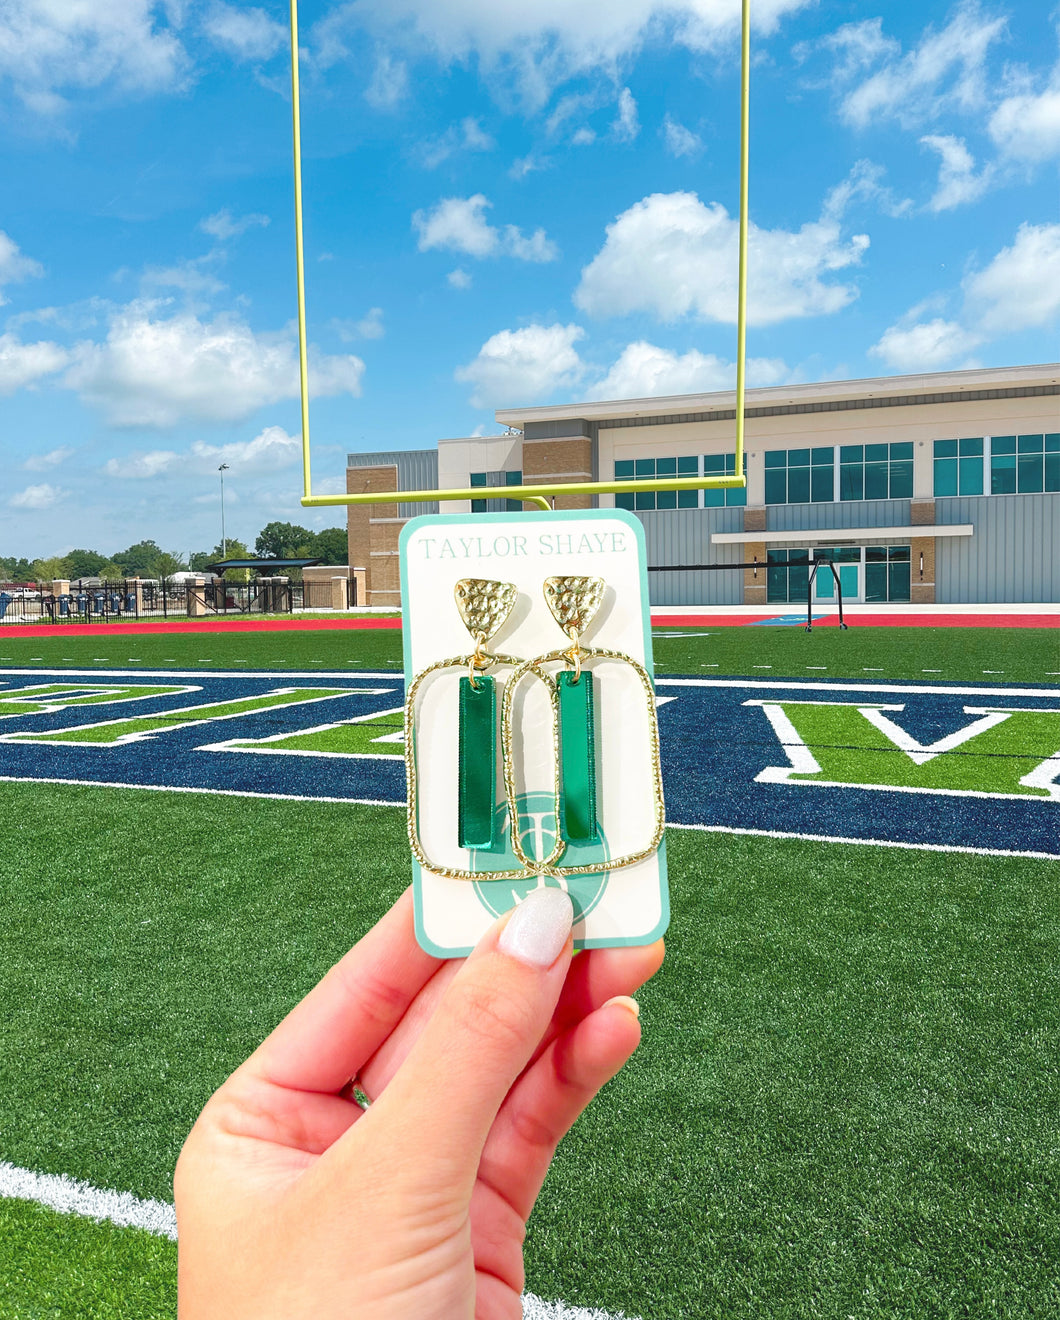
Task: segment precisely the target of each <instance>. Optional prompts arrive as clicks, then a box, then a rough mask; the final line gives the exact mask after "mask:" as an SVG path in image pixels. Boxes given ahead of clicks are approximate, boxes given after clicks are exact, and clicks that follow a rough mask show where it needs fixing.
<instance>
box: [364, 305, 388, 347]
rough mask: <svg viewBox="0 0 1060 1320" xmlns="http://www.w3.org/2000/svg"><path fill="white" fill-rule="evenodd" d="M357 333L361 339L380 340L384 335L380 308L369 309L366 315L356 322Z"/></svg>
mask: <svg viewBox="0 0 1060 1320" xmlns="http://www.w3.org/2000/svg"><path fill="white" fill-rule="evenodd" d="M357 333H358V334H359V335H360V336H361V338H362V339H382V337H383V336H384V335H385V334H386V326H384V325H383V309H382V307H370V308H369V309H368V312H367V313H366V315H364V316H362V317H361V319H360V320H359V321H358V322H357Z"/></svg>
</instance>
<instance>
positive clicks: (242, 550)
mask: <svg viewBox="0 0 1060 1320" xmlns="http://www.w3.org/2000/svg"><path fill="white" fill-rule="evenodd" d="M253 558H254V555H252V554H251V553H250V551H249V550H248V549H247V547H246V546H245V545H244V544H243V542H242V541H237V540H236V539H235V538H234V537H231V536H229V537H226V538H225V547H224V550H222V549H221V545H220V542H218V544H217V545H215V546H214V548H213V549H212V550H196V551H195V553H194V554H193V555H191V556H190V558H189V560H188V562H189V564H190V565H191V568H192V570H193V571H194V572H196V573H202V572H205V570H206V569H207V567H208V566H209V565H210V564H219V563H220V562H221V560H222V559H253ZM224 578H225V581H226V582H246V581H248V580H249V578H250V570H249V569H247V568H230V569H228V570H227V571H226V573H225V575H224Z"/></svg>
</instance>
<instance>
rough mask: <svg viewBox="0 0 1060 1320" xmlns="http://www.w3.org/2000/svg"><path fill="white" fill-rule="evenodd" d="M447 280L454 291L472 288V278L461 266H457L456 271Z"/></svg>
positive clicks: (452, 271)
mask: <svg viewBox="0 0 1060 1320" xmlns="http://www.w3.org/2000/svg"><path fill="white" fill-rule="evenodd" d="M445 278H446V279H447V280H448V281H449V283H450V284H451V285H452V286H453V288H454V289H470V288H471V276H470V275H469V274H468V273H467V271H466V270H462V269H461V268H460V267H459V266H457V268H456V270H451V271H450V272H449V274H448V275H447V276H446V277H445Z"/></svg>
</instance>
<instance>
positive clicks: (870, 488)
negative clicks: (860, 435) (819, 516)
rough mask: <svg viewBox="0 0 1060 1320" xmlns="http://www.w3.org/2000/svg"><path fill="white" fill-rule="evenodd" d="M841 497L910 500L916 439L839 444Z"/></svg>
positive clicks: (846, 498) (841, 498) (911, 496)
mask: <svg viewBox="0 0 1060 1320" xmlns="http://www.w3.org/2000/svg"><path fill="white" fill-rule="evenodd" d="M839 498H840V500H911V499H912V498H913V442H912V441H911V440H896V441H893V442H888V443H883V442H881V443H877V444H871V445H840V447H839Z"/></svg>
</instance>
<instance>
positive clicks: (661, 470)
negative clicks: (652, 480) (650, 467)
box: [655, 458, 677, 477]
mask: <svg viewBox="0 0 1060 1320" xmlns="http://www.w3.org/2000/svg"><path fill="white" fill-rule="evenodd" d="M655 475H656V476H657V477H676V476H677V459H676V458H657V459H656V460H655Z"/></svg>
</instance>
